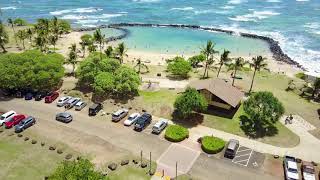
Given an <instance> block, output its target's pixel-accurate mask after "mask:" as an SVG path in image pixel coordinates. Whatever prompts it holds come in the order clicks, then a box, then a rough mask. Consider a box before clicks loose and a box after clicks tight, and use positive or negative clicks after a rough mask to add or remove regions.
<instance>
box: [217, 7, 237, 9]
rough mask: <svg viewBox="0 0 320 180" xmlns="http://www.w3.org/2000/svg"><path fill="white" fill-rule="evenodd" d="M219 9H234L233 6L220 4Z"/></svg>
mask: <svg viewBox="0 0 320 180" xmlns="http://www.w3.org/2000/svg"><path fill="white" fill-rule="evenodd" d="M220 8H221V9H234V6H222V7H220Z"/></svg>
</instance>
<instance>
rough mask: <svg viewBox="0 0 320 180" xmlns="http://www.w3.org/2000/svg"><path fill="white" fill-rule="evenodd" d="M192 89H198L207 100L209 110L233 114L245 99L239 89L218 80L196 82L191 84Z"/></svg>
mask: <svg viewBox="0 0 320 180" xmlns="http://www.w3.org/2000/svg"><path fill="white" fill-rule="evenodd" d="M190 87H192V88H195V89H197V90H198V92H200V93H201V94H202V95H203V96H204V97H205V98H206V99H207V102H208V105H209V108H210V106H211V108H215V107H216V109H220V110H225V112H233V114H234V113H235V112H236V110H237V109H238V107H239V106H240V104H241V100H242V99H243V97H244V93H243V92H241V91H240V90H239V89H237V88H236V87H233V86H232V85H231V84H230V83H227V82H225V81H224V80H222V79H218V78H216V79H206V80H198V81H194V82H191V83H190Z"/></svg>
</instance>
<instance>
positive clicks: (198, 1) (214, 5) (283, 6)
mask: <svg viewBox="0 0 320 180" xmlns="http://www.w3.org/2000/svg"><path fill="white" fill-rule="evenodd" d="M0 7H1V12H2V15H1V16H0V18H1V19H2V20H3V21H5V20H6V19H7V18H8V17H11V18H15V17H23V18H26V19H27V20H29V21H35V20H36V19H37V18H40V17H41V18H42V17H52V16H57V17H59V18H62V19H66V20H69V21H70V22H71V23H72V24H73V26H77V27H93V26H97V25H100V24H108V23H119V22H140V23H160V24H195V25H201V26H211V27H218V28H223V29H230V30H235V31H240V32H250V33H255V34H259V35H264V36H269V37H272V38H274V39H276V40H277V41H279V43H280V46H281V48H282V49H283V50H284V52H285V53H287V54H288V55H289V56H290V57H291V58H293V59H294V60H296V61H298V62H299V63H301V64H303V65H304V66H305V67H306V68H308V69H310V70H315V71H319V72H320V0H0ZM137 31H138V30H137ZM168 31H170V30H168ZM146 32H149V30H146ZM153 32H156V31H153ZM194 33H195V35H192V33H187V34H188V36H189V35H191V36H192V37H197V36H198V35H197V34H198V32H194ZM134 34H135V33H134ZM182 34H184V33H182ZM200 34H201V33H200ZM208 36H210V37H211V35H208ZM130 38H131V37H129V39H128V42H130ZM132 38H133V37H132ZM142 38H144V36H142ZM155 38H156V37H155ZM163 38H164V37H162V36H158V41H159V46H160V44H161V43H160V42H161V41H162V39H163ZM177 38H180V37H177ZM200 38H201V37H200ZM225 38H226V41H227V40H230V38H228V37H227V36H225ZM233 38H234V37H233ZM191 39H193V38H191ZM137 40H139V39H137ZM173 40H174V41H175V39H173ZM216 40H217V41H218V40H219V38H217V39H216ZM141 41H144V40H141ZM181 41H182V42H183V41H186V42H187V41H189V40H188V39H186V40H181ZM199 41H202V39H201V40H199ZM146 44H148V43H146ZM191 44H196V43H191ZM219 44H221V42H220V43H218V42H217V46H220V45H219ZM222 44H225V43H222ZM228 44H229V45H230V44H232V43H228ZM249 44H250V43H249ZM166 46H167V44H165V43H164V47H161V49H165V48H166ZM195 46H197V45H195ZM244 46H249V45H244ZM153 47H156V45H153ZM137 48H138V47H137ZM151 48H152V47H151V46H150V49H151ZM178 49H179V48H178ZM180 49H184V50H186V51H187V47H182V48H180ZM256 49H260V48H256ZM239 51H240V48H239Z"/></svg>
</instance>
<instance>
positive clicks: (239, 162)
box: [232, 146, 253, 167]
mask: <svg viewBox="0 0 320 180" xmlns="http://www.w3.org/2000/svg"><path fill="white" fill-rule="evenodd" d="M241 147H243V146H240V147H239V148H238V149H237V152H236V155H237V154H238V153H240V152H245V151H248V150H250V153H249V154H242V155H239V156H235V157H234V158H233V160H232V162H233V163H235V164H239V165H242V166H245V167H247V166H248V164H249V161H250V158H251V155H252V152H253V149H249V148H247V149H245V150H240V151H239V149H240V148H241ZM243 156H249V157H248V158H247V159H243V160H239V161H236V159H237V158H239V157H243ZM241 162H246V164H242V163H241Z"/></svg>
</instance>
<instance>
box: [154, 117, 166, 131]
mask: <svg viewBox="0 0 320 180" xmlns="http://www.w3.org/2000/svg"><path fill="white" fill-rule="evenodd" d="M167 125H168V120H166V119H160V121H158V122H157V123H156V124H155V125H153V127H152V133H154V134H160V133H161V132H162V131H163V130H164V129H165V128H166V127H167Z"/></svg>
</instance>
